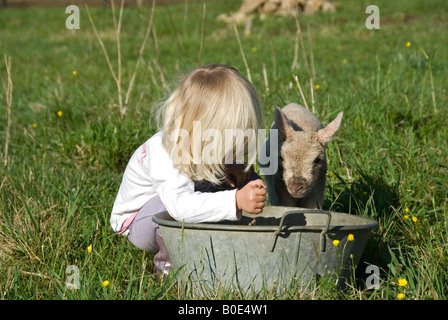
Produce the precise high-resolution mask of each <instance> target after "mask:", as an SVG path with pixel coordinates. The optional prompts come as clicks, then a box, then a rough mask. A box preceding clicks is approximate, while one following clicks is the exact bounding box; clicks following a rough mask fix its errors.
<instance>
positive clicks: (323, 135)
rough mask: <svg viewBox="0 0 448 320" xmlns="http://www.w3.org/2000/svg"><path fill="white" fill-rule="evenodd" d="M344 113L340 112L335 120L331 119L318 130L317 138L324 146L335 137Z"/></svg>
mask: <svg viewBox="0 0 448 320" xmlns="http://www.w3.org/2000/svg"><path fill="white" fill-rule="evenodd" d="M342 114H343V113H342V112H339V114H338V116H337V117H336V118H335V119H334V120H333V121H331V122H330V123H329V124H328V125H327V126H326V127H325V128H323V129H320V130H319V131H318V132H317V140H318V141H319V142H320V144H322V145H323V146H325V145H326V144H327V143H329V142H330V141H331V140H332V139H333V137H334V134H335V133H336V131H338V129H339V126H340V125H341V120H342Z"/></svg>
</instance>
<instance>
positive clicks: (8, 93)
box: [3, 55, 13, 167]
mask: <svg viewBox="0 0 448 320" xmlns="http://www.w3.org/2000/svg"><path fill="white" fill-rule="evenodd" d="M5 66H6V74H7V76H8V84H7V86H6V107H7V109H8V122H7V124H6V137H5V160H4V162H3V164H4V166H5V167H6V166H7V165H8V148H9V139H10V128H11V109H12V88H13V83H12V78H11V57H8V56H7V55H5Z"/></svg>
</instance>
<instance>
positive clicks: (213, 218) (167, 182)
mask: <svg viewBox="0 0 448 320" xmlns="http://www.w3.org/2000/svg"><path fill="white" fill-rule="evenodd" d="M148 149H149V150H148V157H146V158H145V163H144V167H145V168H146V170H147V174H148V175H149V180H150V181H151V183H152V185H153V187H154V189H155V191H156V192H157V194H158V195H159V197H160V199H161V200H162V202H163V204H164V205H165V207H166V209H167V210H168V212H169V214H170V215H171V216H172V217H173V218H174V219H175V220H177V221H185V222H186V223H198V222H217V221H222V220H238V219H239V218H240V214H239V212H238V210H237V206H236V189H234V190H227V191H220V192H215V193H202V192H195V191H194V183H193V181H192V180H191V179H189V178H188V177H187V176H185V175H184V174H181V173H179V171H178V170H176V169H174V167H173V165H172V161H171V159H170V158H169V156H168V153H167V152H166V151H165V150H164V149H163V147H162V144H161V139H160V138H159V139H157V138H156V139H151V140H150V142H149V145H148Z"/></svg>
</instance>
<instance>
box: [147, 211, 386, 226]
mask: <svg viewBox="0 0 448 320" xmlns="http://www.w3.org/2000/svg"><path fill="white" fill-rule="evenodd" d="M272 207H274V206H272ZM279 208H282V209H283V210H288V209H285V207H279ZM290 209H291V211H292V210H297V209H304V208H296V207H290ZM307 211H308V210H307ZM312 211H313V209H309V212H308V213H312ZM316 211H326V212H328V213H330V214H331V215H347V216H354V217H356V218H358V219H362V220H365V222H366V223H364V224H350V225H333V226H331V225H330V226H329V228H328V231H338V230H341V231H347V230H365V229H373V228H376V227H377V226H378V222H377V221H375V220H373V219H370V218H366V217H362V216H357V215H352V214H348V213H342V212H336V211H328V210H316ZM166 215H168V216H169V217H170V215H169V213H168V211H162V212H159V213H156V214H155V215H154V216H153V217H152V220H153V221H154V222H155V223H157V224H159V225H161V226H164V227H170V228H177V229H194V230H215V231H236V232H274V231H276V230H277V229H278V227H279V226H278V225H254V226H250V225H235V224H222V223H219V222H215V223H208V222H204V223H184V222H181V221H176V220H167V219H165V217H166ZM243 216H246V217H248V218H256V217H259V215H257V214H250V213H247V212H243ZM278 218H279V219H280V218H281V216H280V217H278ZM171 219H172V218H171ZM323 227H324V226H323V225H313V226H299V225H296V226H294V225H292V226H291V225H285V226H284V231H286V230H288V231H322V228H323Z"/></svg>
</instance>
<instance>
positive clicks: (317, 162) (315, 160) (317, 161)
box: [314, 157, 322, 165]
mask: <svg viewBox="0 0 448 320" xmlns="http://www.w3.org/2000/svg"><path fill="white" fill-rule="evenodd" d="M321 161H322V159H321V158H319V157H317V158H316V159H314V165H318V164H319V163H321Z"/></svg>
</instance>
